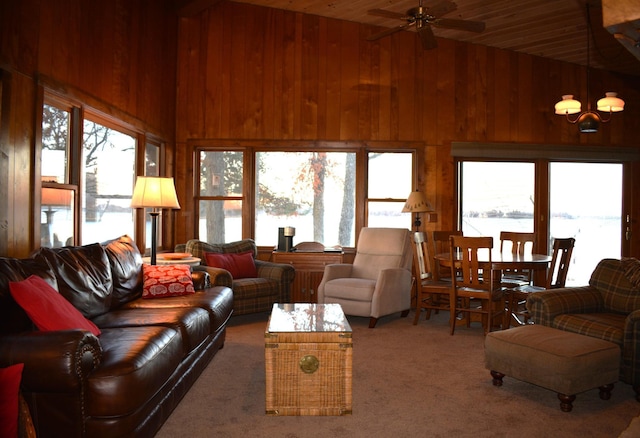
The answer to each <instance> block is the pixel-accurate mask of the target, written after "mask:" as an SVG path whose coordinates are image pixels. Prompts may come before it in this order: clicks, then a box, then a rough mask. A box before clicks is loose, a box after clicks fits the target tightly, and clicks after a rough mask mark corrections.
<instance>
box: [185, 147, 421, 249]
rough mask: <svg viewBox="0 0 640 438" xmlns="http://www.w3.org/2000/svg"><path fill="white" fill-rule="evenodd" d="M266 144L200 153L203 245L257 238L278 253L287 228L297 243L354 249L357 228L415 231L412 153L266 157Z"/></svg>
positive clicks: (297, 152) (303, 152)
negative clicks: (408, 209) (409, 200)
mask: <svg viewBox="0 0 640 438" xmlns="http://www.w3.org/2000/svg"><path fill="white" fill-rule="evenodd" d="M261 146H262V145H260V144H258V143H256V145H255V146H254V147H249V146H245V147H243V148H241V150H231V148H229V149H226V148H224V147H223V146H209V147H204V146H196V147H195V149H194V151H195V154H196V155H195V156H196V161H197V165H198V167H199V169H200V172H199V177H198V179H197V181H196V189H195V190H194V192H195V196H196V202H197V205H198V219H197V221H198V236H197V237H198V238H199V239H201V240H206V241H209V242H230V241H234V240H239V239H242V238H243V237H251V238H254V239H255V241H256V243H257V244H258V245H259V246H274V247H275V246H276V245H277V243H278V233H279V229H280V228H284V227H293V228H294V229H295V236H294V245H295V244H296V243H300V242H307V241H315V242H320V243H322V244H324V245H325V246H327V247H329V246H345V247H353V246H355V240H356V229H357V226H379V227H402V228H411V215H408V214H402V213H401V211H402V207H403V205H404V202H405V201H406V197H407V195H408V194H409V193H410V192H411V189H412V186H413V184H412V182H413V180H414V175H413V169H414V155H415V154H414V153H413V152H412V151H406V150H405V151H402V152H388V151H374V150H367V148H365V147H364V145H349V146H345V145H344V144H338V145H335V144H324V146H325V147H324V148H322V147H318V146H317V145H311V146H310V147H307V146H306V145H305V146H300V145H296V144H288V143H287V144H286V145H283V147H282V149H281V150H269V151H265V150H264V149H263V148H261ZM294 147H296V149H292V148H294ZM358 157H360V158H358ZM358 162H360V163H363V164H364V165H363V164H361V165H360V167H358V165H357V163H358ZM248 169H254V170H253V171H249V170H248ZM359 172H362V173H363V174H362V175H361V176H360V175H359ZM367 175H368V176H367ZM358 181H360V183H358ZM365 181H368V182H365ZM358 184H360V185H358ZM367 193H368V197H367ZM357 199H363V200H365V202H364V203H360V204H359V203H358V202H356V200H357ZM243 218H244V219H248V221H247V222H243Z"/></svg>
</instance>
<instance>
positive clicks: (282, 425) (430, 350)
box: [157, 313, 640, 438]
mask: <svg viewBox="0 0 640 438" xmlns="http://www.w3.org/2000/svg"><path fill="white" fill-rule="evenodd" d="M267 317H268V315H267V314H259V315H245V316H238V317H234V318H233V319H232V322H231V325H230V326H229V329H228V332H227V341H226V344H225V347H224V349H222V350H221V351H220V352H219V353H218V355H216V357H215V358H214V359H213V361H212V362H211V364H210V365H209V366H208V368H207V369H206V370H205V371H204V372H203V374H202V375H201V376H200V378H199V380H198V381H197V382H196V383H195V384H194V386H193V387H192V388H191V390H190V391H189V393H188V394H187V395H186V396H185V398H184V399H183V400H182V402H181V403H180V405H179V406H178V407H177V408H176V410H175V411H174V412H173V414H172V415H171V417H170V418H169V419H168V420H167V422H166V423H165V424H164V426H163V427H162V429H161V430H160V431H159V433H158V434H157V438H174V437H194V438H197V437H247V438H248V437H283V438H298V437H299V438H314V437H323V438H324V437H347V436H348V437H397V438H405V437H496V438H497V437H516V436H517V437H522V438H528V437H580V438H587V437H617V436H618V435H619V434H620V433H621V432H623V431H624V430H625V429H626V428H627V426H628V425H629V424H630V422H631V420H632V419H633V418H634V417H635V416H637V415H638V414H639V413H640V403H638V402H637V401H635V399H634V393H633V390H632V389H631V387H630V386H629V385H627V384H624V383H617V384H616V386H615V388H614V390H613V393H612V397H611V399H610V400H608V401H605V400H600V398H599V396H598V390H597V389H594V390H591V391H587V392H585V393H582V394H579V395H578V397H577V398H576V401H575V402H574V408H573V411H572V412H571V413H565V412H562V411H560V407H559V401H558V400H557V398H556V394H555V393H553V392H551V391H548V390H545V389H543V388H540V387H536V386H533V385H529V384H526V383H523V382H519V381H517V380H514V379H510V378H509V377H505V379H504V385H503V386H502V387H500V388H498V387H494V386H493V385H492V384H491V377H490V375H489V372H488V371H487V370H486V369H485V368H484V353H483V342H484V337H483V335H482V330H481V328H480V326H479V324H477V325H472V327H471V328H459V329H457V330H456V334H455V335H454V336H450V335H449V331H448V326H447V318H448V315H447V314H446V313H444V314H441V315H438V316H436V317H435V319H434V318H432V319H431V320H430V321H421V322H420V323H419V324H418V325H417V326H414V325H412V318H413V315H410V316H409V318H400V317H399V316H396V315H394V316H390V317H386V318H382V319H381V320H380V321H379V322H378V326H377V327H376V328H375V329H369V328H367V324H368V320H367V319H365V318H357V317H348V319H349V321H350V323H351V325H352V327H353V342H354V353H353V354H354V355H353V415H351V416H344V417H271V416H266V415H265V413H264V412H265V378H264V348H263V345H264V336H263V335H264V329H265V326H266V321H267Z"/></svg>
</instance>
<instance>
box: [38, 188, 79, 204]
mask: <svg viewBox="0 0 640 438" xmlns="http://www.w3.org/2000/svg"><path fill="white" fill-rule="evenodd" d="M41 196H42V200H41V202H40V203H41V204H42V205H47V206H50V207H71V205H72V203H71V197H72V196H73V191H71V190H68V189H53V188H49V187H43V188H42V193H41Z"/></svg>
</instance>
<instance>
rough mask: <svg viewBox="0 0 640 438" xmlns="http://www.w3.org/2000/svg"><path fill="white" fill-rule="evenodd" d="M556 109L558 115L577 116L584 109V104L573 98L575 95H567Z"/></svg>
mask: <svg viewBox="0 0 640 438" xmlns="http://www.w3.org/2000/svg"><path fill="white" fill-rule="evenodd" d="M555 108H556V114H561V115H565V114H577V113H579V112H580V110H581V109H582V104H581V103H580V102H579V101H577V100H575V99H574V98H573V94H565V95H564V96H562V100H561V101H560V102H558V103H556V107H555Z"/></svg>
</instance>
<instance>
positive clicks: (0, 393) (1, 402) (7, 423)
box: [0, 363, 24, 437]
mask: <svg viewBox="0 0 640 438" xmlns="http://www.w3.org/2000/svg"><path fill="white" fill-rule="evenodd" d="M23 368H24V364H23V363H17V364H15V365H11V366H9V367H7V368H0V437H9V436H11V437H14V436H15V437H17V436H18V411H19V409H18V406H19V399H20V381H21V380H22V370H23Z"/></svg>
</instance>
